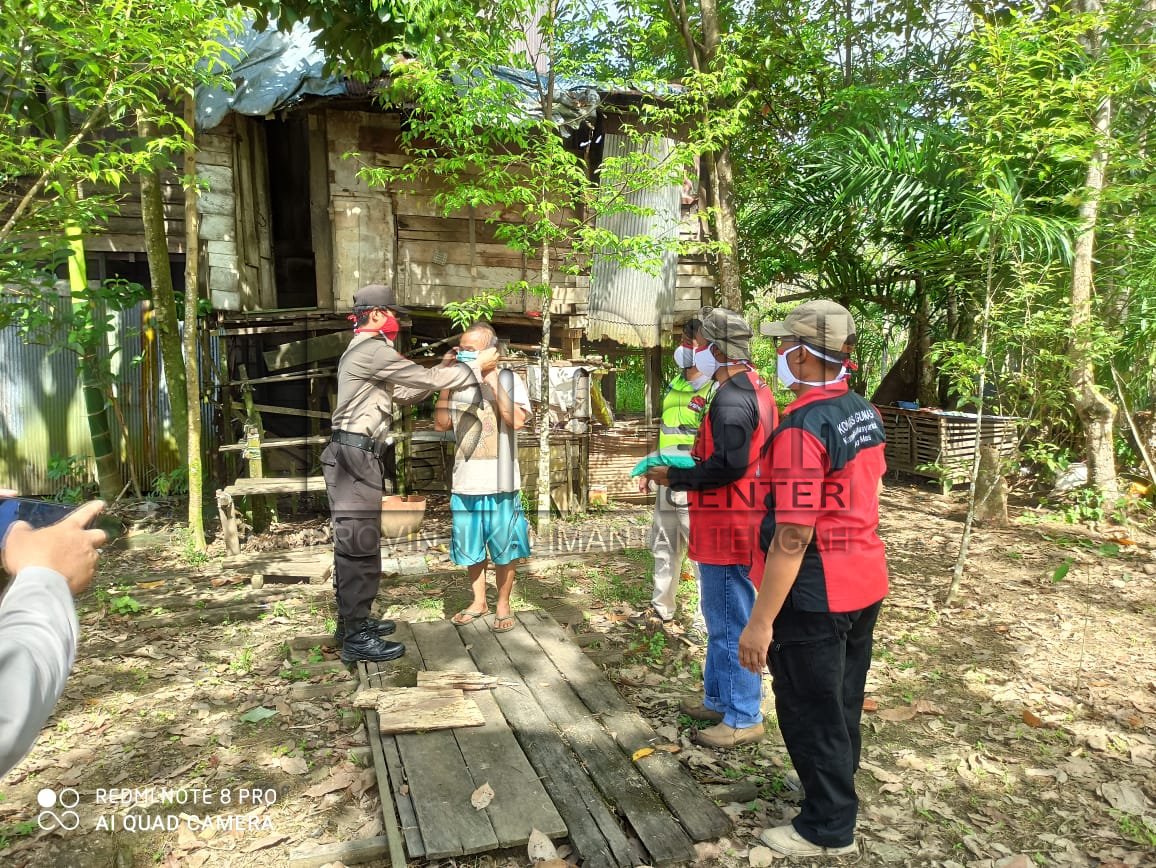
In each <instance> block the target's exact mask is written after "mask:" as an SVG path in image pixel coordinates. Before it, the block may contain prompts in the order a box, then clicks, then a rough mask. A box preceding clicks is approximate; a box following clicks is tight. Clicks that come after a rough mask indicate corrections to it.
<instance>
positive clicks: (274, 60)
mask: <svg viewBox="0 0 1156 868" xmlns="http://www.w3.org/2000/svg"><path fill="white" fill-rule="evenodd" d="M221 60H222V62H223V63H224V64H225V65H226V66H228V67H229V68H230V71H229V77H230V78H231V79H232V80H233V85H234V90H232V91H229V90H225V89H224V88H218V87H201V88H198V89H197V127H198V128H199V129H202V130H211V129H212V128H213V127H215V126H217V125H218V124H219V123H220V122H221V121H223V120H224V119H225V116H226V115H227V114H228V113H229V112H231V111H232V112H236V113H237V114H242V115H257V116H263V115H267V114H270V113H271V112H275V111H277V110H278V109H283V108H288V107H289V106H291V105H293V104H294V103H296V102H298V101H300V100H301V99H302V98H303V97H307V96H341V95H343V94H345V93H346V86H345V81H344V80H343V79H341V78H337V77H335V76H331V75H326V74H325V54H324V53H323V52H322V51H321V49H320V48H318V47H317V46H316V45H315V44H314V42H313V31H312V30H310V29H309V27H308V26H306V25H305V24H302V23H300V22H298V23H297V24H295V25H293V29H292V30H290V31H288V32H287V33H283V32H281V31H280V30H278V29H277V28H276V27H275V26H270V27H269V28H268V29H267V30H265V31H264V32H263V33H259V32H257V31H256V30H255V29H253V28H251V27H250V28H248V29H247V30H245V31H244V32H243V33H238V34H236V35H235V37H234V39H233V41H232V42H231V44H230V45H229V46H228V50H227V51H226V53H225V54H224V55H222V58H221Z"/></svg>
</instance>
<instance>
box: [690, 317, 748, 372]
mask: <svg viewBox="0 0 1156 868" xmlns="http://www.w3.org/2000/svg"><path fill="white" fill-rule="evenodd" d="M701 319H702V330H701V332H700V335H701V337H702V339H703V340H704V341H706V342H707V343H712V344H714V345H715V346H716V347H718V348H719V349H720V350H721V351H722V352H723V354H724V355H726V357H727V358H728V359H730V360H731V361H732V362H737V361H739V360H740V359H749V358H750V357H751V334H752V332H751V327H750V325H748V324H747V321H746V320H745V319H743V318H742V317H741V316H740V315H739V314H737V313H735V312H734V311H733V310H727V309H726V308H725V307H714V308H711V309H710V310H709V311H707V310H706V309H704V312H703V314H702V316H701Z"/></svg>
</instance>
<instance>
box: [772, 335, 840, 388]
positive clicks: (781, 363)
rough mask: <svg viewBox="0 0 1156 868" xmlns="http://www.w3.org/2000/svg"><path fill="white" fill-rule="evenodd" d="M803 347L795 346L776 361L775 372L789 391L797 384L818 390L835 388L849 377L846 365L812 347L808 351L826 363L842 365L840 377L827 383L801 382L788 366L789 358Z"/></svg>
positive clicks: (780, 354) (779, 355)
mask: <svg viewBox="0 0 1156 868" xmlns="http://www.w3.org/2000/svg"><path fill="white" fill-rule="evenodd" d="M801 346H802V344H796V345H795V346H793V347H791V348H790V349H789V350H787V351H786V352H785V353H779V354H778V358H777V359H775V372H776V373H777V374H778V375H779V382H780V383H782V384H783V385H784V386H785V387H786V388H788V389H789V388H791V386H793V385H795V384H796V383H801V384H802V385H804V386H815V387H818V388H822V387H824V386H833V385H835V384H836V383H838V382H839V381H840V380H842V379H843V378H844V377H845V376H847V366H846V365H845V364H843V363H842V362H841V361H840V360H839V359H833V358H831V357H830V356H825V355H823V354H822V353H820V352H819V351H818V350H815V349H812V348H811V347H809V346H808V347H807V349H809V350H811V352H812V353H814V354H815V355H816V356H818V357H819V358H820V359H823V360H824V361H827V362H836V363H838V364H842V367H841V368H840V369H839V376H837V377H836V378H835V379H833V380H826V381H824V382H821V383H815V382H812V381H811V380H800V379H799V378H798V377H796V376H795V375H794V374H793V373H792V372H791V366H790V365H789V364H787V356H789V355H790V354H791V353H793V352H794V351H795V350H797V349H799V348H800V347H801Z"/></svg>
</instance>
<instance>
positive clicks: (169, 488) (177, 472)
mask: <svg viewBox="0 0 1156 868" xmlns="http://www.w3.org/2000/svg"><path fill="white" fill-rule="evenodd" d="M188 492H189V468H188V467H187V466H181V467H174V468H173V469H172V470H169V471H162V472H159V473H157V475H156V478H155V479H153V488H152V492H151V494H152V495H153V496H155V497H173V496H175V495H180V494H188Z"/></svg>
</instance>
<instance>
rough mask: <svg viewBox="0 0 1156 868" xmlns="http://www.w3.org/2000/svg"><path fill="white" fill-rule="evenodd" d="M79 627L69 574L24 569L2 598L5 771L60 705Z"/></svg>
mask: <svg viewBox="0 0 1156 868" xmlns="http://www.w3.org/2000/svg"><path fill="white" fill-rule="evenodd" d="M79 633H80V624H79V623H78V622H77V620H76V607H75V605H74V604H73V602H72V593H71V591H69V589H68V582H67V581H66V580H65V578H64V576H62V575H60V573H58V572H55V571H54V570H49V569H46V568H44V567H28V568H27V569H24V570H21V571H20V572H19V573H18V574H17V575H16V578H14V579H13V580H12V583H11V584H10V585H9V587H8V591H7V593H5V594H4V597H3V599H2V600H0V775H4V774H7V772H8V770H9V769H11V768H12V767H13V766H14V765H16V763H18V762H20V760H22V759H23V758H24V755H25V754H27V753H28V751H29V750H30V749H31V748H32V745H33V743H34V742H35V741H36V737H37V736H38V735H39V734H40V730H41V728H42V727H43V726H44V722H45V721H46V720H48V717H49V715H51V714H52V710H53V709H54V708H55V707H56V702H57V700H59V699H60V694H61V693H63V692H64V683H65V681H66V680H67V679H68V673H69V672H70V671H71V670H72V664H73V663H74V662H75V661H76V642H77V637H78V635H79Z"/></svg>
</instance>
